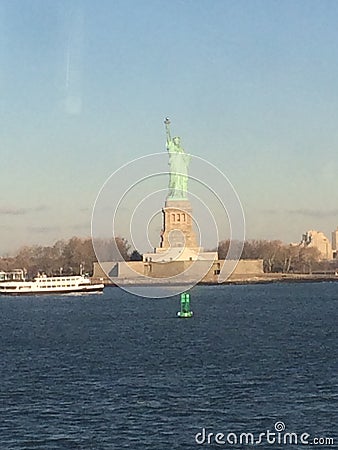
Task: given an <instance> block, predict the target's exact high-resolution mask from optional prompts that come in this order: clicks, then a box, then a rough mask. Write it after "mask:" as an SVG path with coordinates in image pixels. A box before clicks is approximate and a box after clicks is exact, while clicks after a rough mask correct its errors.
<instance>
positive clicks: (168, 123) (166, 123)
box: [164, 117, 171, 144]
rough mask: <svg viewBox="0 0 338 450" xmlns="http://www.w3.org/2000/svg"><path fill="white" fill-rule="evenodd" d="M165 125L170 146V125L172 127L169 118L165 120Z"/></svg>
mask: <svg viewBox="0 0 338 450" xmlns="http://www.w3.org/2000/svg"><path fill="white" fill-rule="evenodd" d="M164 124H165V131H166V135H167V144H169V142H170V141H171V135H170V127H169V125H170V120H169V117H166V118H165V121H164Z"/></svg>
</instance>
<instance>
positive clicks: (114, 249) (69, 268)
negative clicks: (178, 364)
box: [0, 237, 336, 277]
mask: <svg viewBox="0 0 338 450" xmlns="http://www.w3.org/2000/svg"><path fill="white" fill-rule="evenodd" d="M236 246H237V249H238V246H239V249H240V248H241V247H242V246H243V249H242V254H241V259H262V260H263V267H264V271H265V272H268V273H270V272H281V273H292V272H295V273H311V272H312V271H314V270H331V269H332V263H330V262H323V261H322V262H321V261H320V253H319V251H318V250H317V249H316V248H314V247H305V248H304V247H302V246H300V245H298V246H295V245H290V244H284V243H283V242H281V241H277V240H273V241H267V240H250V241H245V242H244V243H240V242H234V241H233V242H232V247H231V248H234V247H235V248H236ZM229 247H230V240H224V241H221V242H220V243H219V245H218V249H217V250H218V255H219V259H226V258H228V259H231V254H230V252H229ZM95 250H96V252H97V254H98V255H99V259H100V260H101V261H130V260H131V261H140V260H142V255H141V254H140V253H139V252H138V251H137V250H131V246H130V244H129V243H128V241H127V240H126V239H124V238H122V237H115V238H113V239H100V240H96V241H95ZM235 253H236V251H235ZM96 261H97V256H96V253H95V251H94V248H93V243H92V240H91V238H79V237H72V238H71V239H69V240H59V241H57V242H55V244H54V245H52V246H38V245H35V246H25V247H22V248H21V249H20V250H19V251H18V252H17V254H16V255H15V256H13V257H3V258H0V270H3V271H10V270H14V269H25V270H26V271H27V275H28V276H30V277H33V276H35V275H36V274H37V273H45V274H47V275H49V276H50V275H59V274H63V275H73V274H78V273H79V271H80V267H81V268H82V270H83V271H84V272H86V273H88V274H90V275H91V274H92V271H93V263H94V262H96ZM335 264H336V262H335Z"/></svg>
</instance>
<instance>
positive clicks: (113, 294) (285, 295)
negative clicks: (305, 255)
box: [0, 283, 338, 450]
mask: <svg viewBox="0 0 338 450" xmlns="http://www.w3.org/2000/svg"><path fill="white" fill-rule="evenodd" d="M337 288H338V285H337V283H314V284H303V283H299V284H278V283H277V284H271V285H246V286H197V287H195V288H193V289H192V290H191V309H192V310H193V312H194V316H193V318H189V319H178V318H177V317H176V313H177V311H179V309H180V301H179V296H178V295H177V296H176V297H172V298H164V299H149V298H140V297H136V296H133V295H131V294H128V293H127V292H125V291H123V290H121V289H120V288H106V289H105V291H104V293H103V294H90V295H85V296H81V295H75V296H72V295H67V296H36V297H34V296H32V297H6V296H3V297H0V310H1V353H2V355H1V361H0V367H1V373H0V377H1V378H0V379H1V383H0V389H1V402H0V411H1V422H0V448H1V449H4V450H14V449H15V450H25V449H41V450H49V449H55V450H56V449H60V450H68V449H81V450H82V449H83V450H89V449H93V450H105V449H107V450H110V449H117V450H120V449H124V448H130V449H134V450H135V449H147V450H148V449H149V450H155V449H156V450H172V449H182V450H183V449H187V450H190V449H197V448H199V447H200V448H224V449H229V448H242V449H243V448H245V449H247V448H253V447H254V445H253V444H252V443H250V442H247V445H241V444H240V439H239V436H240V434H241V433H251V434H252V435H253V436H254V438H255V440H256V439H257V438H258V436H259V434H260V433H264V432H265V433H266V432H267V430H270V433H272V432H275V434H276V437H277V435H278V433H277V430H278V429H279V432H283V430H284V433H285V432H289V433H291V432H293V433H296V434H297V436H298V438H299V437H300V436H301V435H302V434H304V433H307V434H308V435H309V437H308V438H306V439H308V443H307V445H305V444H303V443H300V442H299V441H298V444H297V445H293V444H292V445H291V444H289V445H285V444H283V442H282V441H281V442H280V443H278V442H274V443H273V442H271V443H269V442H267V441H266V440H264V439H266V437H264V438H263V441H262V443H260V444H259V447H260V448H264V449H266V448H274V449H277V448H278V449H280V448H285V449H290V448H295V449H296V448H297V449H300V448H319V446H318V445H315V444H314V438H323V439H324V438H331V439H333V440H334V445H332V441H327V444H326V445H324V444H322V445H320V448H322V449H323V448H332V449H333V448H337V446H338V436H337V424H338V406H337V405H338V362H337V342H338V339H337V334H338V333H337V323H338V320H337V311H338V289H337ZM217 433H221V434H223V435H224V436H223V438H222V437H221V436H220V435H218V442H216V441H215V435H216V434H217ZM208 435H209V437H208ZM282 438H283V433H280V439H282ZM272 439H273V438H272V434H271V435H270V441H271V440H272ZM299 439H300V438H299ZM221 441H222V442H221ZM223 442H224V443H223ZM321 442H324V441H321Z"/></svg>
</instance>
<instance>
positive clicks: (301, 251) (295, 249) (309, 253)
mask: <svg viewBox="0 0 338 450" xmlns="http://www.w3.org/2000/svg"><path fill="white" fill-rule="evenodd" d="M240 244H241V243H237V245H240ZM229 247H230V240H224V241H221V242H220V243H219V245H218V256H219V258H220V259H225V258H226V257H227V255H228V252H229ZM228 258H229V256H228ZM241 259H262V260H263V268H264V272H266V273H271V272H280V273H312V272H313V271H329V270H333V266H335V265H336V262H329V261H321V260H320V252H319V250H318V249H317V248H315V247H304V246H301V245H293V244H285V243H283V242H281V241H278V240H272V241H267V240H250V241H245V242H244V244H243V250H242V254H241Z"/></svg>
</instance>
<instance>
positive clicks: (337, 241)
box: [332, 227, 338, 258]
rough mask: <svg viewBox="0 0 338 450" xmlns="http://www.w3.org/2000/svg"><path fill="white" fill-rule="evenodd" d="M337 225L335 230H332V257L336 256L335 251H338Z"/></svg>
mask: <svg viewBox="0 0 338 450" xmlns="http://www.w3.org/2000/svg"><path fill="white" fill-rule="evenodd" d="M337 246H338V227H337V229H336V230H335V231H332V250H333V257H334V258H337V251H338V247H337Z"/></svg>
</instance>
